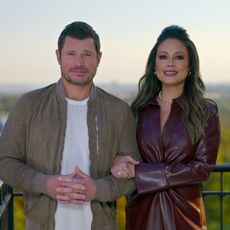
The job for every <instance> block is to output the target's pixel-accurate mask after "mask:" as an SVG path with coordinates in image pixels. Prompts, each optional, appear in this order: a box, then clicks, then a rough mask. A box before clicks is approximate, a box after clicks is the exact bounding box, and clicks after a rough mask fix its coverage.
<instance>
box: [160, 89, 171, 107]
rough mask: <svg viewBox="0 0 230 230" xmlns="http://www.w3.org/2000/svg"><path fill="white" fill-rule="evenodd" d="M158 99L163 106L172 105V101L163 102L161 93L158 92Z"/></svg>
mask: <svg viewBox="0 0 230 230" xmlns="http://www.w3.org/2000/svg"><path fill="white" fill-rule="evenodd" d="M158 97H159V99H160V101H161V102H162V103H163V104H164V105H171V104H172V101H165V100H164V99H163V98H162V96H161V91H160V92H159V94H158Z"/></svg>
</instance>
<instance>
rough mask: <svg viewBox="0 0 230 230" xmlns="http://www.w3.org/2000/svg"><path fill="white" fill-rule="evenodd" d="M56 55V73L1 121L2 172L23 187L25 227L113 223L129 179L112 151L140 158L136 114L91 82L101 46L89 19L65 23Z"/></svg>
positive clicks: (2, 176)
mask: <svg viewBox="0 0 230 230" xmlns="http://www.w3.org/2000/svg"><path fill="white" fill-rule="evenodd" d="M56 56H57V60H58V63H59V65H60V70H61V78H60V80H59V81H58V82H57V83H55V84H52V85H49V86H47V87H45V88H42V89H38V90H35V91H32V92H29V93H26V94H25V95H23V96H22V97H21V98H20V99H19V101H18V102H17V103H16V106H15V107H14V109H13V111H12V113H11V114H10V116H9V118H8V120H7V122H6V125H5V128H4V132H3V134H2V137H1V139H0V169H1V170H0V179H1V180H3V181H4V182H6V183H7V184H9V185H10V186H12V187H15V186H16V187H20V188H21V189H22V190H23V192H24V201H25V205H24V212H25V215H26V228H27V229H28V230H30V229H33V230H37V229H42V230H53V229H55V230H63V229H65V230H69V229H71V230H72V229H80V230H84V229H98V230H103V229H109V230H110V229H116V212H115V208H116V206H115V204H116V203H115V201H116V199H117V198H118V197H119V196H121V195H124V194H128V193H130V192H132V191H133V190H134V188H135V185H134V181H133V180H123V179H118V178H115V177H113V176H112V175H111V174H110V169H111V166H112V163H113V160H114V159H115V157H116V156H117V155H122V154H127V153H128V154H131V155H132V156H133V157H134V158H136V159H139V155H138V151H137V145H136V140H135V121H134V119H133V116H132V113H131V111H130V109H129V106H128V105H127V103H125V102H123V101H121V100H120V99H118V98H116V97H114V96H112V95H110V94H108V93H107V92H105V91H103V90H102V89H100V88H98V87H96V86H95V85H94V83H93V78H94V76H95V74H96V71H97V67H98V65H99V63H100V60H101V51H100V40H99V36H98V35H97V33H96V32H95V31H94V30H93V28H92V27H91V26H89V25H88V24H86V23H84V22H73V23H71V24H69V25H68V26H66V27H65V28H64V30H63V31H62V33H61V34H60V37H59V40H58V50H57V51H56ZM122 170H123V173H125V170H126V169H125V168H124V169H122ZM122 170H121V172H120V173H122Z"/></svg>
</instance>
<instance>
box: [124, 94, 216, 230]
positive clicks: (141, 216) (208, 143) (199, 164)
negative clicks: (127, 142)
mask: <svg viewBox="0 0 230 230" xmlns="http://www.w3.org/2000/svg"><path fill="white" fill-rule="evenodd" d="M184 103H185V98H184V97H183V96H181V97H179V98H177V99H175V100H174V101H173V104H172V109H171V112H170V115H169V118H168V120H167V121H166V123H165V126H164V128H163V130H162V132H161V128H160V107H159V105H158V104H157V102H156V98H154V99H153V100H151V102H149V103H148V104H147V105H146V106H145V107H144V108H143V109H142V110H141V112H140V117H139V121H138V127H137V140H138V144H139V149H140V153H141V155H142V157H143V161H144V162H143V163H141V164H139V165H138V166H137V167H136V185H137V193H136V194H134V195H133V196H132V197H131V198H130V199H129V201H128V204H127V224H126V226H127V229H128V230H190V229H191V230H194V229H196V230H197V229H206V220H205V210H204V203H203V199H202V195H201V189H202V188H201V186H202V185H201V183H202V182H203V181H205V180H206V179H207V178H208V177H209V175H210V173H211V170H212V167H213V166H214V164H215V162H216V157H217V152H218V148H219V142H220V126H219V116H218V109H217V106H216V104H215V103H214V102H213V101H211V100H209V105H210V110H211V117H210V119H209V120H208V122H207V124H206V126H205V129H204V130H205V135H204V137H203V138H201V139H200V141H199V142H198V143H197V144H195V145H193V144H192V143H191V140H190V137H189V135H188V133H187V131H186V129H185V126H184V124H183V117H184V112H183V111H184V107H185V104H184Z"/></svg>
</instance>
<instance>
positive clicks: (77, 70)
mask: <svg viewBox="0 0 230 230" xmlns="http://www.w3.org/2000/svg"><path fill="white" fill-rule="evenodd" d="M70 72H72V73H75V74H84V73H87V69H80V68H72V69H70Z"/></svg>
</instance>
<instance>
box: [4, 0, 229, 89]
mask: <svg viewBox="0 0 230 230" xmlns="http://www.w3.org/2000/svg"><path fill="white" fill-rule="evenodd" d="M229 9H230V1H229V0H218V1H217V0H174V1H172V0H161V1H160V0H158V1H157V0H116V1H115V0H85V1H82V0H81V1H80V0H65V1H63V0H37V1H35V0H34V1H31V0H5V1H4V0H0V30H1V32H0V70H1V76H0V85H3V84H34V85H46V84H50V83H53V82H56V81H57V80H58V79H59V78H60V71H59V65H58V63H57V61H56V56H55V49H56V48H57V40H58V37H59V34H60V33H61V31H62V30H63V28H64V27H65V26H66V25H67V24H69V23H71V22H73V21H85V22H87V23H88V24H90V25H91V26H93V28H94V29H95V30H96V32H97V33H98V34H99V36H100V39H101V46H102V59H101V63H100V66H99V68H98V72H97V75H96V77H95V82H96V83H111V82H114V83H119V84H137V83H138V81H139V79H140V77H141V76H142V75H143V73H144V70H145V65H146V61H147V58H148V55H149V53H150V50H151V49H152V47H153V45H154V44H155V42H156V39H157V37H158V35H159V34H160V32H161V31H162V30H163V29H164V28H165V27H166V26H169V25H172V24H174V25H179V26H182V27H184V28H185V29H186V30H187V32H188V34H189V35H190V38H191V39H192V40H193V42H194V43H195V45H196V47H197V50H198V53H199V57H200V67H201V74H202V78H203V80H204V82H205V83H229V82H230V14H229Z"/></svg>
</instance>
